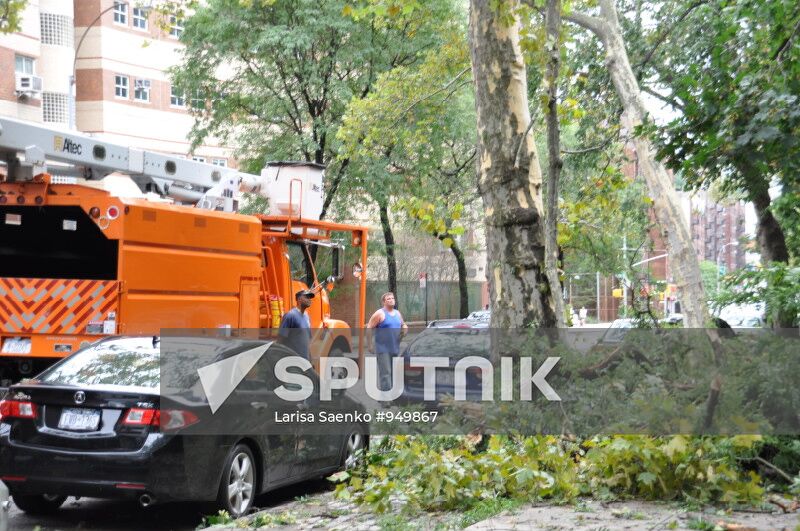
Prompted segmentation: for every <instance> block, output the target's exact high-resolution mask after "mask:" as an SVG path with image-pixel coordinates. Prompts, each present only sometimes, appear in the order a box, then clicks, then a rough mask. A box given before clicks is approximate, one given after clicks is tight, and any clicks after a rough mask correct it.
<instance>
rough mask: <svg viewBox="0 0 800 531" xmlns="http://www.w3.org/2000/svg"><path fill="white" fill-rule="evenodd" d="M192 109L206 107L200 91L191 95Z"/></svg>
mask: <svg viewBox="0 0 800 531" xmlns="http://www.w3.org/2000/svg"><path fill="white" fill-rule="evenodd" d="M191 103H192V108H193V109H204V108H205V106H206V99H205V98H204V97H203V93H202V92H200V90H199V89H198V90H195V91H194V94H193V95H192V102H191Z"/></svg>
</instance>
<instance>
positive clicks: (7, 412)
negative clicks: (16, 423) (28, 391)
mask: <svg viewBox="0 0 800 531" xmlns="http://www.w3.org/2000/svg"><path fill="white" fill-rule="evenodd" d="M0 418H3V419H4V418H16V419H35V418H36V404H34V403H33V402H23V401H21V400H3V401H0Z"/></svg>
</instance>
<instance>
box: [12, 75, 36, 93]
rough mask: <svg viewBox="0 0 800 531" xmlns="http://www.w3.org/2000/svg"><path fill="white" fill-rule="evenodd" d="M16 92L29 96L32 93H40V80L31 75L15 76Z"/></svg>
mask: <svg viewBox="0 0 800 531" xmlns="http://www.w3.org/2000/svg"><path fill="white" fill-rule="evenodd" d="M16 78H17V83H16V91H17V92H18V93H24V94H28V95H31V94H33V93H37V94H41V93H42V78H40V77H39V76H34V75H31V74H19V73H18V74H17V75H16Z"/></svg>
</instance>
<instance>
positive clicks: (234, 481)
mask: <svg viewBox="0 0 800 531" xmlns="http://www.w3.org/2000/svg"><path fill="white" fill-rule="evenodd" d="M254 479H255V471H254V470H253V461H252V459H251V458H250V456H249V455H247V454H246V453H245V452H239V453H237V454H236V455H235V456H234V457H233V461H232V462H231V468H230V472H229V473H228V490H227V497H228V502H229V505H230V507H231V508H232V509H233V510H234V511H235V512H236V513H237V514H236V516H241V515H243V514H245V513H246V512H247V510H248V509H249V508H250V505H251V504H252V500H253V483H254Z"/></svg>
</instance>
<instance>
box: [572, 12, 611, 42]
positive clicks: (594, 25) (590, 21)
mask: <svg viewBox="0 0 800 531" xmlns="http://www.w3.org/2000/svg"><path fill="white" fill-rule="evenodd" d="M564 19H565V20H568V21H570V22H572V23H573V24H577V25H578V26H580V27H582V28H585V29H588V30H589V31H591V32H592V33H594V34H595V35H597V37H598V38H599V39H600V40H601V41H604V42H605V40H606V37H607V36H608V34H609V32H610V31H611V28H609V26H608V22H606V21H605V20H603V19H602V18H600V17H594V16H592V15H587V14H586V13H581V12H580V11H573V12H572V13H570V14H568V15H564Z"/></svg>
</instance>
